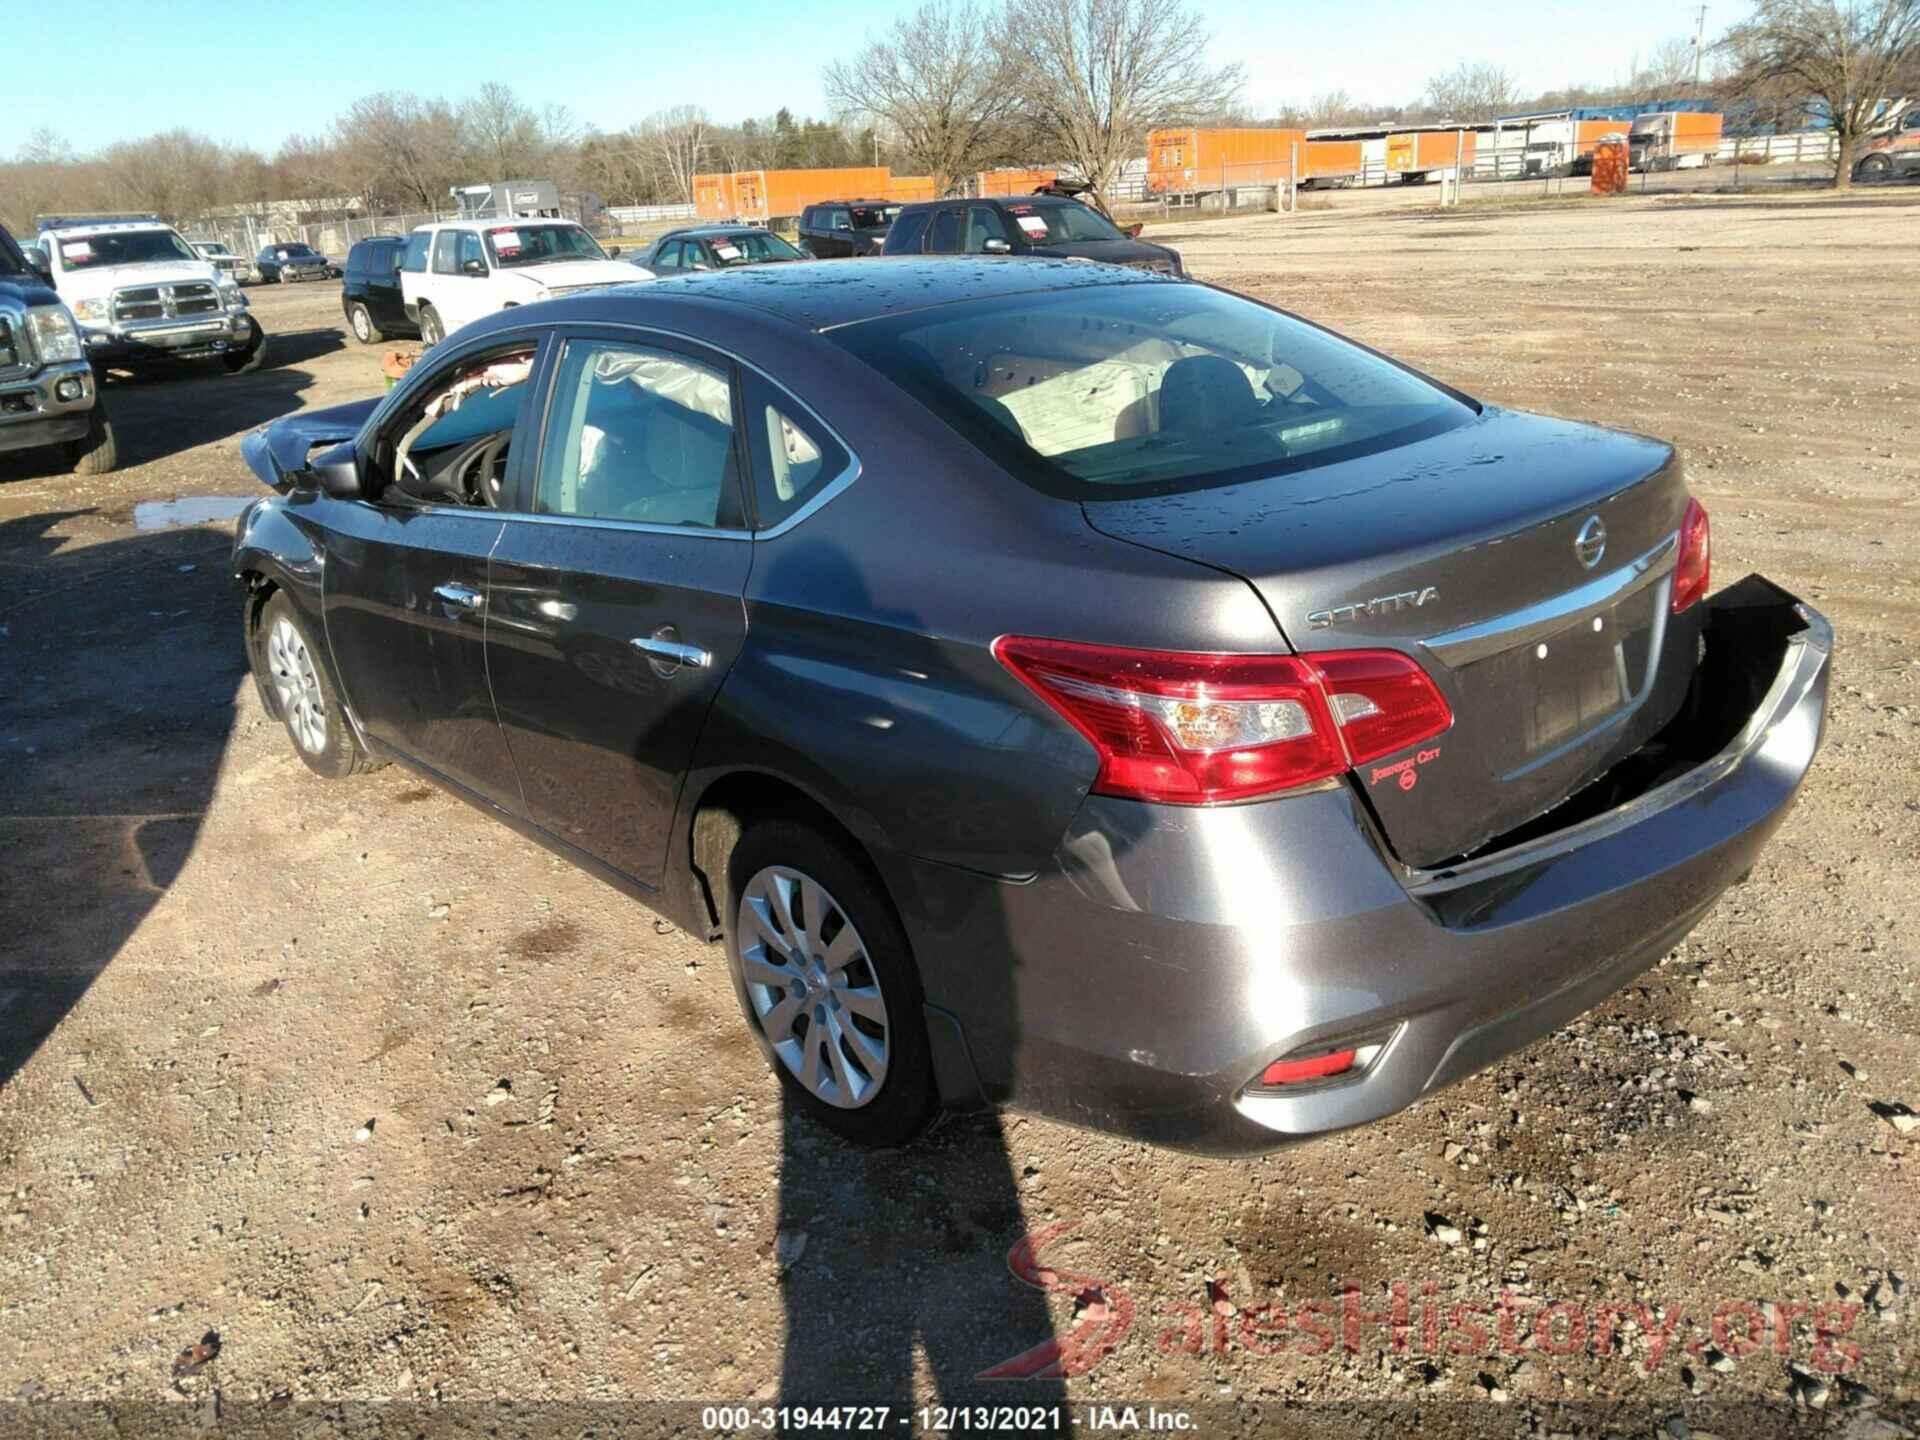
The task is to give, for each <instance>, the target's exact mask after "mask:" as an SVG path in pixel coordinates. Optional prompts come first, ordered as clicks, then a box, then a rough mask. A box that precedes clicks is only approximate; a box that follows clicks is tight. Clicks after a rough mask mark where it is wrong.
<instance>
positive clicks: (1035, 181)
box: [973, 170, 1060, 195]
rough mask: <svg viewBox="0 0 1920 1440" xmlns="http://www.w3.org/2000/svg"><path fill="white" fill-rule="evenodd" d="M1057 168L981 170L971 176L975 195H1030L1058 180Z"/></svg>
mask: <svg viewBox="0 0 1920 1440" xmlns="http://www.w3.org/2000/svg"><path fill="white" fill-rule="evenodd" d="M1059 178H1060V172H1059V171H1058V170H982V171H981V172H980V173H979V174H978V175H976V176H974V177H973V184H974V190H973V193H974V194H976V195H1031V194H1033V192H1034V191H1036V190H1038V189H1039V188H1040V187H1041V186H1043V185H1051V184H1053V183H1054V182H1055V181H1057V180H1059Z"/></svg>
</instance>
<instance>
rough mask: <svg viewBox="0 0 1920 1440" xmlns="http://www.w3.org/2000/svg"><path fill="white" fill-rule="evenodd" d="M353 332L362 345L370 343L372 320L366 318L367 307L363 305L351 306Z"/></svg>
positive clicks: (371, 338)
mask: <svg viewBox="0 0 1920 1440" xmlns="http://www.w3.org/2000/svg"><path fill="white" fill-rule="evenodd" d="M353 334H354V338H355V339H357V340H359V342H360V343H361V344H362V345H366V344H370V343H372V340H373V321H372V320H370V319H368V318H367V307H366V306H364V305H356V306H354V307H353Z"/></svg>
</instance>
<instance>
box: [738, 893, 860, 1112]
mask: <svg viewBox="0 0 1920 1440" xmlns="http://www.w3.org/2000/svg"><path fill="white" fill-rule="evenodd" d="M736 933H737V934H738V936H739V939H740V968H741V977H742V979H743V980H744V981H745V984H746V990H747V998H748V1000H749V1001H750V1002H751V1004H752V1006H753V1013H754V1015H755V1017H756V1018H757V1019H758V1020H759V1022H760V1028H761V1030H762V1031H763V1032H764V1033H765V1034H766V1037H767V1043H768V1044H769V1045H771V1046H772V1047H773V1052H774V1054H775V1055H777V1056H778V1057H779V1058H780V1063H781V1064H782V1065H784V1066H786V1068H787V1070H788V1071H789V1073H791V1074H792V1075H793V1077H794V1078H795V1079H796V1080H798V1081H799V1082H800V1084H801V1085H802V1086H804V1087H805V1088H806V1090H807V1092H808V1093H809V1094H811V1095H813V1096H815V1097H817V1098H818V1099H820V1100H822V1101H824V1102H825V1103H827V1104H829V1105H833V1106H836V1107H838V1108H839V1109H842V1110H856V1109H858V1108H860V1107H861V1106H862V1105H865V1104H867V1103H868V1102H869V1101H871V1100H872V1099H873V1097H874V1096H875V1095H877V1094H879V1092H880V1087H881V1085H882V1084H883V1083H884V1082H885V1080H886V1078H887V1061H888V1058H889V1056H890V1055H891V1053H892V1044H891V1041H892V1024H891V1022H890V1020H889V1019H888V1016H887V1003H886V997H885V996H884V995H882V994H881V992H880V977H879V975H878V973H876V971H875V970H874V968H873V962H872V959H871V958H870V957H869V956H868V954H867V947H866V943H865V942H864V941H863V940H862V939H861V938H860V932H859V930H858V929H856V928H855V926H854V923H853V920H852V919H851V917H849V916H848V915H847V913H846V912H845V911H844V910H843V909H841V908H840V904H839V902H838V901H837V900H835V899H834V898H833V896H832V895H831V894H829V893H828V892H827V890H826V888H825V887H824V886H822V885H821V884H820V883H819V882H818V881H817V880H814V879H812V878H811V877H810V876H807V875H805V874H803V873H801V872H800V871H798V870H794V869H790V868H788V867H787V866H784V865H770V866H768V867H767V868H766V869H764V870H762V871H760V872H759V873H758V874H757V875H755V876H754V877H753V878H752V879H751V880H749V881H748V882H747V884H746V888H745V890H744V891H743V892H742V894H741V898H740V912H739V919H738V926H737V930H736Z"/></svg>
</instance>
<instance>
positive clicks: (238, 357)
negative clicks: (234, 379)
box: [220, 316, 267, 375]
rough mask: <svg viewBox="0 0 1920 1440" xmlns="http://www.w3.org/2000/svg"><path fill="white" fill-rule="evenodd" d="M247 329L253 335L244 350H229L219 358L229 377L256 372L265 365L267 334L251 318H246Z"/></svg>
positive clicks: (257, 322)
mask: <svg viewBox="0 0 1920 1440" xmlns="http://www.w3.org/2000/svg"><path fill="white" fill-rule="evenodd" d="M247 327H248V329H249V330H250V331H251V332H252V335H253V341H252V343H251V344H249V345H248V346H247V348H246V349H244V350H238V351H235V350H229V351H228V352H227V353H226V354H224V355H222V356H221V357H220V363H221V364H222V365H224V366H226V369H227V373H228V374H229V375H242V374H245V373H247V372H248V371H252V370H258V369H259V368H260V367H261V366H262V365H264V364H266V363H267V332H266V331H264V330H262V329H261V328H260V322H259V321H258V320H255V319H254V318H253V317H252V316H248V317H247Z"/></svg>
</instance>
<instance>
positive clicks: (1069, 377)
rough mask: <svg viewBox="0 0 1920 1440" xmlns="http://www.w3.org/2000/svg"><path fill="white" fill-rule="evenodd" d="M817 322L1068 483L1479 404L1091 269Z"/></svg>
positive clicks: (1140, 480)
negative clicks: (984, 294) (980, 296)
mask: <svg viewBox="0 0 1920 1440" xmlns="http://www.w3.org/2000/svg"><path fill="white" fill-rule="evenodd" d="M827 334H828V336H829V337H830V338H831V339H833V340H834V341H836V342H837V343H839V344H841V345H843V346H845V347H846V348H847V349H849V350H851V351H852V352H853V353H854V354H856V355H857V356H859V357H860V358H861V359H863V360H865V361H866V362H867V363H868V364H870V365H871V366H873V368H874V369H875V370H876V371H877V372H879V374H881V375H883V376H885V377H886V378H887V379H888V380H890V381H892V382H893V383H895V384H898V385H900V386H901V387H902V388H903V389H905V390H907V391H908V392H909V393H910V394H912V395H913V396H914V397H915V398H917V399H919V400H921V401H922V402H923V403H924V404H926V405H927V406H928V408H930V409H931V410H933V411H934V412H935V413H936V414H938V415H939V416H941V418H942V419H944V420H946V421H947V423H948V424H949V425H951V426H952V427H953V428H954V429H955V430H957V431H958V432H959V433H960V434H961V435H963V436H964V437H966V438H967V439H968V440H969V441H971V442H972V443H974V444H975V445H976V446H977V447H978V448H979V449H981V450H983V451H985V452H986V453H988V454H989V455H991V456H992V457H993V458H994V459H996V460H998V461H1000V462H1001V463H1002V464H1003V465H1005V466H1006V467H1007V468H1008V469H1009V470H1011V471H1013V472H1014V473H1015V474H1016V475H1019V476H1020V477H1021V478H1023V479H1026V480H1028V481H1029V482H1030V483H1033V484H1035V485H1037V486H1038V487H1039V488H1041V489H1044V490H1046V491H1048V492H1049V493H1052V494H1059V495H1066V496H1070V497H1072V498H1075V499H1115V498H1120V497H1123V496H1125V495H1128V494H1139V493H1146V494H1166V493H1170V492H1173V491H1179V490H1193V489H1200V488H1204V487H1206V486H1208V485H1219V484H1228V483H1231V482H1233V481H1237V480H1247V479H1255V478H1259V477H1263V476H1269V475H1281V474H1284V473H1286V472H1288V471H1293V470H1301V469H1306V468H1309V467H1312V466H1316V465H1323V464H1327V463H1330V462H1332V461H1335V460H1342V459H1347V458H1350V457H1351V456H1354V455H1361V454H1368V453H1372V452H1374V451H1378V450H1385V449H1391V448H1394V447H1396V446H1399V445H1404V444H1409V443H1411V442H1413V441H1415V440H1419V439H1424V438H1426V437H1427V436H1429V435H1435V434H1438V433H1440V432H1441V431H1443V430H1449V429H1452V428H1453V427H1454V426H1456V425H1461V424H1464V423H1466V422H1467V421H1468V420H1470V419H1471V418H1472V417H1473V415H1474V414H1475V411H1474V410H1473V408H1472V407H1471V405H1470V404H1468V403H1467V402H1465V401H1462V400H1460V399H1457V398H1455V397H1454V396H1453V395H1451V394H1449V393H1448V392H1446V391H1444V390H1442V389H1440V388H1439V387H1438V386H1436V385H1434V384H1433V383H1431V382H1430V381H1427V380H1424V379H1422V378H1420V377H1419V376H1417V375H1414V374H1412V373H1411V372H1409V371H1407V370H1404V369H1402V368H1401V367H1399V366H1397V365H1395V364H1393V363H1392V362H1391V361H1389V360H1386V359H1383V358H1381V357H1379V356H1375V355H1371V354H1369V353H1367V352H1366V351H1364V350H1362V349H1360V348H1359V347H1358V346H1356V345H1352V344H1349V343H1348V342H1346V341H1344V340H1341V339H1340V338H1338V337H1337V336H1334V335H1331V334H1329V333H1327V332H1326V331H1324V330H1319V329H1316V328H1315V327H1314V326H1311V325H1308V324H1307V323H1305V322H1304V321H1301V320H1297V319H1294V318H1293V317H1291V316H1288V315H1283V314H1280V313H1278V312H1276V311H1272V310H1268V309H1267V308H1265V307H1264V306H1260V305H1256V304H1254V303H1253V302H1251V301H1249V300H1243V299H1241V298H1240V297H1238V296H1235V295H1228V294H1224V293H1222V292H1220V291H1216V290H1209V289H1205V288H1203V287H1201V286H1197V285H1178V284H1159V283H1151V282H1138V283H1132V282H1130V283H1118V284H1097V285H1086V286H1082V287H1079V288H1073V289H1064V290H1055V291H1050V292H1043V293H1039V294H1024V295H1016V296H1008V297H1005V298H1002V299H996V300H991V301H977V302H971V303H965V304H958V305H947V306H941V307H936V308H932V309H928V310H921V311H915V312H911V313H908V314H905V315H899V316H894V317H887V318H881V319H877V320H871V321H865V322H862V323H860V324H857V325H848V326H844V327H841V328H839V329H836V330H831V331H828V332H827Z"/></svg>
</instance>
